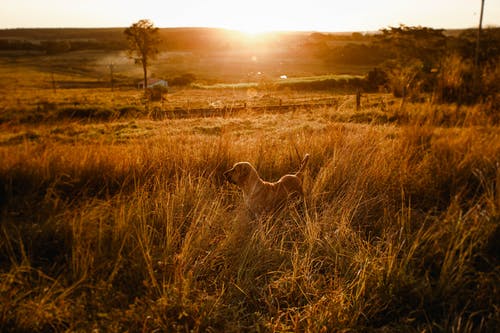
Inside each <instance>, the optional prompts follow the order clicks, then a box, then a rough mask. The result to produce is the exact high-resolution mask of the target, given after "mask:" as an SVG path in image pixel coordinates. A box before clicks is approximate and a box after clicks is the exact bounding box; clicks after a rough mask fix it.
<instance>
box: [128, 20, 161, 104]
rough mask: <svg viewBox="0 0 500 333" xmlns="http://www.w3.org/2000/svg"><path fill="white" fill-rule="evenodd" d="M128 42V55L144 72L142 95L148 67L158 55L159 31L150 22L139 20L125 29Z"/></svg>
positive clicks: (146, 80)
mask: <svg viewBox="0 0 500 333" xmlns="http://www.w3.org/2000/svg"><path fill="white" fill-rule="evenodd" d="M124 33H125V36H126V37H127V40H128V42H129V49H128V55H129V57H130V58H132V59H134V60H135V63H136V64H140V65H142V69H143V71H144V93H145V94H146V93H147V89H148V65H149V63H150V62H151V61H152V60H154V59H155V58H156V56H157V55H158V46H159V45H160V37H159V29H158V28H157V27H155V26H154V24H153V22H151V21H150V20H139V21H138V22H136V23H134V24H132V25H131V26H130V27H128V28H127V29H125V31H124Z"/></svg>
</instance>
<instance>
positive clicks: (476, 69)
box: [473, 0, 484, 93]
mask: <svg viewBox="0 0 500 333" xmlns="http://www.w3.org/2000/svg"><path fill="white" fill-rule="evenodd" d="M483 13H484V0H481V14H480V15H479V27H478V29H477V37H476V54H475V56H474V82H473V84H474V93H478V92H479V84H480V80H479V51H480V44H481V43H480V41H481V30H482V29H483Z"/></svg>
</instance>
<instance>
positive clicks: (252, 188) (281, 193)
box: [224, 154, 309, 217]
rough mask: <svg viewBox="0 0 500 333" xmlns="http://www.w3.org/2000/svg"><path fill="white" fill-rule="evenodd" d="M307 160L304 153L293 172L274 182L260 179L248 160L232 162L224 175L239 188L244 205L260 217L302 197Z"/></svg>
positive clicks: (307, 156) (307, 157)
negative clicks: (296, 169)
mask: <svg viewBox="0 0 500 333" xmlns="http://www.w3.org/2000/svg"><path fill="white" fill-rule="evenodd" d="M308 161H309V154H306V155H305V156H304V159H303V160H302V163H301V164H300V167H299V170H298V171H297V172H296V173H295V174H288V175H284V176H283V177H281V178H280V179H279V180H278V181H277V182H274V183H271V182H267V181H264V180H262V179H261V178H260V176H259V174H258V173H257V170H255V168H254V167H253V166H252V165H251V164H250V163H248V162H238V163H236V164H234V166H233V167H232V168H231V169H229V170H227V171H226V172H224V177H225V178H226V179H227V180H228V181H229V182H230V183H232V184H235V185H236V186H238V187H239V188H241V190H242V191H243V199H244V201H245V205H246V206H247V208H248V209H249V211H250V212H251V213H253V214H254V216H255V217H260V216H263V215H266V214H272V213H274V212H276V211H278V210H279V209H280V208H282V207H283V206H284V205H285V204H286V203H287V202H289V201H290V200H297V199H303V197H304V190H303V188H302V177H303V173H304V170H305V168H306V166H307V162H308Z"/></svg>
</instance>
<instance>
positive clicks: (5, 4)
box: [0, 0, 500, 34]
mask: <svg viewBox="0 0 500 333" xmlns="http://www.w3.org/2000/svg"><path fill="white" fill-rule="evenodd" d="M479 8H480V1H471V0H446V1H432V0H423V1H418V2H415V1H391V0H379V1H369V0H353V1H339V0H310V1H293V0H290V1H282V0H277V1H264V0H251V1H248V0H245V1H237V0H233V1H230V0H213V1H200V0H184V1H178V2H174V1H168V2H166V1H159V0H144V1H141V2H126V3H124V2H122V1H117V0H107V1H104V0H103V1H98V0H88V1H65V0H46V1H36V0H3V1H2V2H1V3H0V28H18V27H124V26H128V25H130V24H131V23H132V22H135V21H137V20H139V19H142V18H148V19H151V20H152V21H153V22H155V24H156V25H157V26H159V27H219V28H229V29H234V30H240V31H244V32H247V33H251V34H255V33H260V32H264V31H270V30H302V31H313V30H315V31H369V30H378V29H380V28H384V27H387V26H397V25H399V24H406V25H415V26H417V25H420V26H429V27H434V28H468V27H474V26H476V25H477V22H478V17H479V14H478V13H479ZM484 25H485V26H488V25H500V2H498V1H486V6H485V14H484Z"/></svg>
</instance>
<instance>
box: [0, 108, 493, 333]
mask: <svg viewBox="0 0 500 333" xmlns="http://www.w3.org/2000/svg"><path fill="white" fill-rule="evenodd" d="M349 103H351V102H350V101H348V102H347V103H346V104H343V106H342V107H340V106H339V107H337V108H324V107H320V108H318V109H313V110H306V109H303V110H297V111H295V112H291V113H286V114H248V115H245V114H239V115H234V116H227V117H214V118H203V119H177V120H164V121H151V120H147V119H139V120H133V121H132V120H123V121H111V122H103V123H99V122H79V123H76V122H67V121H60V122H55V123H50V124H38V125H30V124H4V125H3V133H2V134H1V136H0V142H2V146H0V160H1V161H2V163H1V164H0V184H1V186H0V197H1V198H2V199H1V201H0V207H1V211H0V217H1V220H2V224H1V230H0V263H1V265H0V267H1V269H0V275H1V276H0V328H1V329H2V330H7V331H89V330H94V329H97V330H101V331H108V332H121V331H127V330H128V331H155V330H160V331H225V332H226V331H275V332H282V331H307V332H319V331H325V332H327V331H371V330H374V331H375V330H384V331H415V332H417V331H418V332H421V331H423V330H426V331H457V332H467V331H475V330H479V331H493V330H494V329H495V327H497V326H498V325H499V322H500V317H499V314H498V299H500V297H499V289H498V281H499V277H500V276H499V274H500V272H499V270H498V251H497V250H498V245H496V239H497V237H498V230H499V228H498V221H499V217H500V187H499V184H500V169H499V165H500V159H499V158H500V140H499V135H500V132H499V130H498V127H494V126H481V127H477V126H476V125H477V123H467V124H465V123H464V122H461V123H459V124H458V125H460V126H464V125H467V127H451V128H448V127H437V126H435V125H436V124H440V121H436V120H435V119H436V117H437V116H438V114H437V113H436V112H435V110H434V109H433V106H427V107H426V108H425V107H423V106H421V105H407V108H409V109H407V110H406V111H405V112H406V113H405V118H404V119H405V121H404V123H405V124H402V125H396V124H395V123H392V124H391V123H382V121H381V118H377V117H374V118H373V119H378V120H377V121H374V120H373V119H372V118H370V120H369V121H370V122H371V123H369V124H366V123H361V124H357V123H352V122H343V123H341V122H337V121H338V120H339V119H344V120H349V117H353V116H354V115H355V112H354V111H353V109H352V107H353V105H352V104H349ZM378 107H379V106H373V107H372V111H367V115H368V116H370V117H372V116H373V114H377V113H378V112H385V111H380V110H379V109H377V108H378ZM474 110H475V109H474V107H472V109H469V110H467V112H465V113H464V114H469V113H471V112H472V113H473V112H476V111H474ZM391 112H392V113H390V114H396V113H397V112H403V111H400V110H399V109H398V110H393V111H391ZM433 114H434V115H433ZM417 115H420V116H417ZM400 119H403V116H401V115H400ZM461 119H463V117H462V118H461ZM336 120H337V121H336ZM365 121H366V120H364V121H363V122H365ZM485 121H486V120H485ZM377 123H378V124H377ZM448 124H449V123H448ZM471 125H474V126H471ZM30 133H31V135H30ZM12 138H17V139H15V140H13V139H12ZM305 152H308V153H309V154H311V161H310V165H309V168H308V173H307V175H306V179H305V186H306V192H307V208H306V210H305V211H304V212H294V211H291V212H283V213H282V214H278V215H277V216H273V217H270V218H268V219H265V220H262V221H252V220H250V219H249V218H248V216H247V214H246V212H245V209H244V207H243V206H242V200H241V194H240V193H239V191H238V190H237V189H235V188H233V187H232V186H230V185H228V184H227V183H225V182H224V180H223V177H222V173H223V171H224V170H226V169H227V168H229V166H230V165H232V163H234V162H236V161H240V160H248V161H250V162H251V163H253V164H254V165H255V166H256V168H257V169H258V170H259V172H260V174H261V175H262V177H263V178H264V179H269V180H275V179H277V178H279V177H280V176H281V175H282V174H284V173H287V172H291V171H294V170H295V169H296V168H297V167H298V164H299V162H300V157H302V155H303V154H304V153H305Z"/></svg>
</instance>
